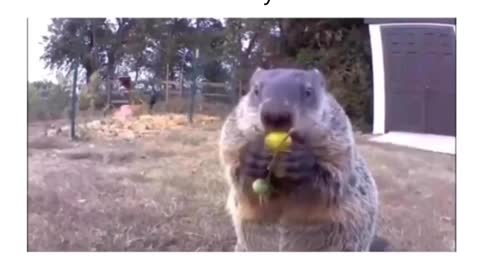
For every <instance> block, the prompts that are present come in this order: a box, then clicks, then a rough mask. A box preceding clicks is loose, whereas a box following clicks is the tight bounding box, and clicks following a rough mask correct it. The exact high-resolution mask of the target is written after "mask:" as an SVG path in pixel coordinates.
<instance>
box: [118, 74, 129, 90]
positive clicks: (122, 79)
mask: <svg viewBox="0 0 480 270" xmlns="http://www.w3.org/2000/svg"><path fill="white" fill-rule="evenodd" d="M118 80H119V81H120V84H121V85H122V86H123V87H125V88H127V90H128V91H130V90H131V89H132V80H131V79H130V76H126V77H120V78H118Z"/></svg>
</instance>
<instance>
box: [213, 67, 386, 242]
mask: <svg viewBox="0 0 480 270" xmlns="http://www.w3.org/2000/svg"><path fill="white" fill-rule="evenodd" d="M280 72H282V71H280ZM256 76H258V75H256ZM252 77H255V76H252ZM324 95H325V96H324V99H323V100H324V102H323V104H322V108H321V109H320V108H318V110H317V111H315V112H310V114H307V115H301V117H303V118H301V120H300V121H299V122H298V123H297V126H296V128H298V129H299V130H301V131H303V132H304V135H306V136H307V137H308V138H309V141H310V142H311V143H312V144H311V145H310V146H311V148H312V150H313V151H314V154H315V156H316V157H317V160H318V162H319V163H320V164H321V165H322V166H323V168H324V169H325V170H327V171H328V172H329V173H330V175H331V181H336V182H334V183H336V185H337V187H338V190H337V189H334V188H332V187H334V186H335V185H333V184H332V186H328V188H327V190H323V191H321V192H320V191H319V193H318V195H316V194H317V193H315V191H314V188H313V187H312V188H311V189H307V190H291V191H289V192H284V193H278V194H275V195H274V196H272V197H271V198H270V199H269V200H267V201H266V202H264V203H260V201H259V199H258V197H257V195H255V194H254V193H253V192H252V191H248V190H249V187H247V188H245V187H242V186H241V184H240V182H239V179H240V177H241V174H240V171H239V170H240V169H239V168H240V166H241V160H242V156H243V155H244V150H245V147H246V145H247V144H248V142H250V141H253V140H255V139H256V138H258V137H259V136H262V131H261V130H260V131H255V130H254V129H253V128H252V127H254V126H256V125H258V120H257V119H258V118H257V117H256V114H258V108H252V107H249V106H248V103H247V101H246V99H243V100H242V101H241V102H240V103H239V105H238V106H237V108H236V109H235V110H234V111H233V112H232V113H231V114H230V115H229V117H227V119H226V121H225V123H224V125H223V128H222V131H221V138H220V159H221V162H222V165H223V166H224V168H225V172H226V177H227V180H228V183H229V186H230V193H229V199H228V203H227V209H228V210H229V212H230V214H231V216H232V221H233V224H234V226H235V230H236V233H237V239H238V243H237V247H236V250H244V251H246V250H280V251H281V250H284V251H287V250H291V251H292V250H301V251H315V250H331V251H332V250H333V251H367V250H369V247H370V245H371V243H372V241H373V238H374V235H375V229H376V218H377V203H378V202H377V190H376V185H375V181H374V179H373V177H372V176H371V174H370V172H369V170H368V168H367V165H366V163H365V161H364V160H363V159H362V157H361V156H360V154H359V153H358V152H357V150H356V147H355V141H354V139H353V132H352V128H351V125H350V122H349V119H348V117H347V116H346V114H345V113H344V111H343V109H342V108H341V106H340V105H339V104H338V103H337V102H336V100H335V99H334V98H333V97H332V96H331V95H330V94H328V93H324ZM271 98H275V97H271ZM251 128H252V129H251ZM285 181H288V179H285ZM247 182H248V181H247ZM311 190H313V191H311ZM304 192H308V193H310V194H306V193H304ZM312 194H313V195H312Z"/></svg>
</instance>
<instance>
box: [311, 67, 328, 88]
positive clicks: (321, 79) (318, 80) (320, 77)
mask: <svg viewBox="0 0 480 270" xmlns="http://www.w3.org/2000/svg"><path fill="white" fill-rule="evenodd" d="M311 72H312V73H313V75H314V76H313V77H314V82H315V84H318V85H320V86H321V87H322V88H323V87H325V86H326V78H325V75H324V74H323V73H322V72H321V71H320V70H318V69H316V68H313V69H311Z"/></svg>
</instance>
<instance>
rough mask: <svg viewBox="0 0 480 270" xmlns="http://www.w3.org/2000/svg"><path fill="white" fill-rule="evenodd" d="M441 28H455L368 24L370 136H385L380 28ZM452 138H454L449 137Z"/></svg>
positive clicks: (427, 24) (383, 71) (436, 24)
mask: <svg viewBox="0 0 480 270" xmlns="http://www.w3.org/2000/svg"><path fill="white" fill-rule="evenodd" d="M402 25H409V26H410V25H411V26H432V25H434V26H441V27H452V28H453V31H454V32H455V33H456V26H455V25H451V24H443V23H382V24H370V25H369V31H370V46H371V51H372V70H373V130H372V134H385V121H386V112H385V106H386V104H385V103H386V100H385V63H384V50H383V42H382V26H402ZM451 137H454V136H451Z"/></svg>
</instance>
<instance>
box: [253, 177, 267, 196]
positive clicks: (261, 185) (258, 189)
mask: <svg viewBox="0 0 480 270" xmlns="http://www.w3.org/2000/svg"><path fill="white" fill-rule="evenodd" d="M252 188H253V191H254V192H255V193H257V194H266V193H268V192H270V184H269V183H268V182H267V181H266V180H264V179H261V178H259V179H257V180H255V181H254V182H253V184H252Z"/></svg>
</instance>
